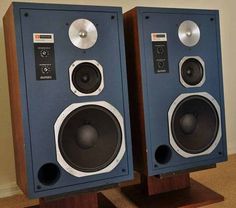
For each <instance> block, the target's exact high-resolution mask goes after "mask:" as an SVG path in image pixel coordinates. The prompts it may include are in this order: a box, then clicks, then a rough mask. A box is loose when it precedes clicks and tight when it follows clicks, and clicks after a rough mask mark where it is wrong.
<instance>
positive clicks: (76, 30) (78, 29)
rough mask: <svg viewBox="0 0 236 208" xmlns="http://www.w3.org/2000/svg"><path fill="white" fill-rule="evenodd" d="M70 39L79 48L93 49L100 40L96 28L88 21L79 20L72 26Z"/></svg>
mask: <svg viewBox="0 0 236 208" xmlns="http://www.w3.org/2000/svg"><path fill="white" fill-rule="evenodd" d="M69 38H70V40H71V42H72V43H73V45H74V46H76V47H77V48H80V49H88V48H91V47H92V46H94V44H95V43H96V42H97V38H98V33H97V29H96V26H95V25H94V24H93V23H92V22H91V21H89V20H87V19H77V20H75V21H74V22H72V24H71V25H70V28H69Z"/></svg>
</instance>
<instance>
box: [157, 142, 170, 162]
mask: <svg viewBox="0 0 236 208" xmlns="http://www.w3.org/2000/svg"><path fill="white" fill-rule="evenodd" d="M171 156H172V152H171V149H170V147H169V146H167V145H161V146H159V147H158V148H157V149H156V152H155V159H156V161H157V162H158V163H160V164H166V163H168V162H169V161H170V159H171Z"/></svg>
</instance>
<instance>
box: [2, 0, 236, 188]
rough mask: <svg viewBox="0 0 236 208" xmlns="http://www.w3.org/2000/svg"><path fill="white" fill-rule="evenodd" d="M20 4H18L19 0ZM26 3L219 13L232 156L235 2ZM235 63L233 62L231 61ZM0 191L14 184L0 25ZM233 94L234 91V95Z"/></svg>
mask: <svg viewBox="0 0 236 208" xmlns="http://www.w3.org/2000/svg"><path fill="white" fill-rule="evenodd" d="M21 1H22V0H21ZM27 2H40V3H48V2H51V3H70V4H86V5H107V6H109V5H111V6H122V7H123V10H124V11H127V10H129V9H131V8H133V7H135V6H153V7H154V6H156V7H182V8H210V9H219V10H220V18H221V40H222V55H223V74H224V91H225V107H226V123H227V136H228V149H229V153H236V140H235V138H234V137H236V127H235V126H234V125H235V123H236V96H235V97H234V95H235V94H234V93H235V91H236V84H235V83H236V67H235V64H234V61H235V60H236V58H235V54H236V40H235V38H236V37H235V34H236V16H235V8H236V1H235V0H158V1H157V0H137V1H134V0H120V1H114V0H107V1H106V0H87V1H86V0H85V1H79V0H77V1H76V0H74V1H73V0H68V1H65V0H51V1H50V0H48V1H43V0H41V1H40V0H38V1H34V0H33V1H27ZM10 3H11V0H0V17H1V19H2V17H3V15H4V13H5V12H6V9H7V8H8V6H9V5H10ZM234 59H235V60H234ZM0 63H1V65H0V190H1V186H2V187H8V184H9V187H12V184H14V182H15V169H14V156H13V147H12V133H11V119H10V108H9V98H8V86H7V74H6V71H7V69H6V61H5V48H4V36H3V26H2V22H1V23H0ZM234 90H235V91H234Z"/></svg>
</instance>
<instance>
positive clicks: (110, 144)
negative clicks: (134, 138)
mask: <svg viewBox="0 0 236 208" xmlns="http://www.w3.org/2000/svg"><path fill="white" fill-rule="evenodd" d="M121 142H122V132H121V128H120V124H119V122H118V120H117V119H116V117H115V116H114V115H113V114H112V113H111V112H110V111H109V110H107V109H106V108H104V107H101V106H97V105H87V106H82V107H79V108H77V109H76V110H74V111H72V112H71V113H70V114H69V115H68V116H67V117H66V118H65V120H64V121H63V123H62V125H61V128H60V131H59V149H60V152H61V154H62V157H63V158H64V160H65V161H66V162H67V163H68V164H69V165H70V166H71V167H72V168H74V169H76V170H78V171H83V172H94V171H99V170H101V169H103V168H105V167H106V166H108V165H109V164H110V163H111V162H113V160H114V159H115V158H116V156H117V154H118V152H119V150H120V147H121Z"/></svg>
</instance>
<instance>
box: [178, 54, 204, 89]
mask: <svg viewBox="0 0 236 208" xmlns="http://www.w3.org/2000/svg"><path fill="white" fill-rule="evenodd" d="M191 58H192V59H196V60H197V61H199V62H200V64H201V65H202V69H203V77H202V80H201V82H199V83H198V84H196V85H189V84H187V83H186V82H185V81H184V79H183V77H182V74H181V68H182V65H183V64H184V62H185V61H186V60H188V59H191ZM179 79H180V83H181V84H182V85H183V86H184V87H186V88H191V87H201V86H202V85H203V84H204V82H205V81H206V70H205V62H204V61H203V59H202V58H201V57H200V56H185V57H183V58H182V59H181V61H180V62H179Z"/></svg>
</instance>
